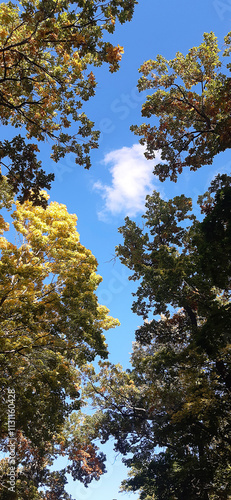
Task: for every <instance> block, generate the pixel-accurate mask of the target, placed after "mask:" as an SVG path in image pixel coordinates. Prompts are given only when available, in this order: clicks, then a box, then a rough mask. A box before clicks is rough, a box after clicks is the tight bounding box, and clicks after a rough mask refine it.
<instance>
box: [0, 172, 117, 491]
mask: <svg viewBox="0 0 231 500" xmlns="http://www.w3.org/2000/svg"><path fill="white" fill-rule="evenodd" d="M3 185H4V186H5V189H4V190H3ZM1 193H2V205H3V206H6V208H10V200H11V197H12V192H11V190H10V188H9V185H8V184H7V181H6V179H5V178H3V183H2V191H1ZM42 195H43V197H44V199H45V200H48V198H49V197H48V195H47V193H46V192H44V193H42ZM12 218H13V225H14V228H15V230H16V235H17V244H16V243H11V242H10V241H9V240H7V238H6V237H5V236H2V237H1V240H0V250H1V259H0V305H1V310H0V362H1V372H0V381H1V397H2V405H1V412H0V413H1V431H2V441H1V447H2V449H5V447H6V441H5V440H6V437H7V390H8V388H15V392H16V398H17V405H16V420H17V431H18V432H19V434H18V438H17V443H18V444H17V446H19V447H20V446H21V445H20V443H21V438H20V436H21V434H20V433H23V434H24V438H25V448H24V451H25V453H24V455H22V457H21V456H20V455H19V454H18V453H17V457H16V458H17V464H16V465H17V467H18V466H20V467H23V469H22V473H21V472H20V470H17V471H16V472H17V479H18V481H19V492H21V490H23V487H22V483H23V481H26V485H27V487H28V488H29V490H28V491H30V488H32V489H31V495H32V490H33V487H35V489H36V491H37V487H38V485H39V484H40V485H46V486H47V487H48V485H49V484H50V490H51V491H53V490H54V491H55V478H54V477H53V476H52V474H51V473H50V472H49V471H48V469H47V468H46V464H43V463H42V460H43V458H44V460H46V461H48V462H49V461H50V460H51V461H52V460H53V459H54V458H55V457H56V456H57V455H59V454H62V453H65V454H66V455H67V456H68V455H70V459H71V460H72V466H70V470H69V469H68V470H69V472H70V473H73V477H74V478H78V479H80V480H82V481H83V482H85V483H87V482H89V481H90V480H91V479H93V477H94V478H99V476H100V474H101V473H102V472H103V470H104V467H103V457H102V460H101V456H100V455H98V454H97V449H96V448H94V446H92V445H91V443H90V441H89V439H85V440H84V442H83V441H81V439H80V437H79V439H78V441H75V443H72V442H71V441H70V440H68V439H67V437H66V438H65V439H64V437H63V427H64V422H65V419H66V418H67V417H68V416H69V415H70V413H71V412H72V411H73V410H74V409H75V410H78V409H79V408H80V405H81V400H80V392H79V391H80V390H81V380H80V372H79V371H78V370H77V368H81V367H82V366H84V365H85V364H86V363H87V362H88V361H92V360H93V359H94V358H95V356H96V355H99V356H100V357H102V358H105V357H107V345H106V343H105V337H104V335H103V330H107V329H109V328H112V327H115V326H116V325H118V320H115V319H114V318H112V317H111V316H109V315H108V312H109V311H108V309H107V308H106V307H105V306H103V305H100V304H98V299H97V295H96V290H97V287H98V285H99V283H100V282H101V280H102V278H101V277H100V276H99V275H98V274H97V273H96V271H97V261H96V259H95V257H94V256H93V255H92V253H91V251H90V250H87V249H86V248H85V247H84V246H83V245H81V243H80V241H79V234H78V233H77V231H76V220H77V217H76V215H71V214H69V213H68V212H67V208H66V206H65V205H62V204H59V203H56V202H53V203H52V202H51V203H50V204H49V205H48V207H47V208H46V209H44V208H43V207H42V206H39V207H35V206H34V205H33V203H32V201H27V202H25V203H24V204H20V203H19V202H17V203H16V210H15V211H14V212H13V214H12ZM0 223H1V224H0V226H1V230H2V232H4V231H6V230H8V228H9V226H8V225H7V224H6V223H5V222H4V219H3V218H2V219H1V221H0ZM19 438H20V439H19ZM24 438H23V439H24ZM26 450H27V451H26ZM78 457H79V458H78ZM82 461H83V464H85V465H84V466H83V464H82ZM30 465H31V467H32V468H33V470H34V471H35V475H37V479H36V478H35V476H33V477H31V475H30V470H29V467H30ZM2 466H3V464H2ZM23 475H24V476H23ZM22 476H23V477H24V479H22ZM61 476H62V474H61ZM61 476H60V474H58V475H57V484H59V485H60V496H56V498H68V497H64V496H62V495H63V493H62V492H63V489H62V488H63V485H64V484H65V474H64V477H63V478H62V477H61ZM4 477H5V476H4V474H3V478H4ZM52 477H53V479H52ZM25 478H26V479H25ZM53 480H54V481H53ZM20 494H21V493H20ZM28 494H29V493H28ZM33 494H34V493H33ZM57 494H58V493H57ZM19 498H20V497H19ZM22 498H24V497H22ZM33 498H36V496H34V497H33ZM44 498H46V497H44ZM47 498H48V497H47ZM51 498H52V497H51Z"/></svg>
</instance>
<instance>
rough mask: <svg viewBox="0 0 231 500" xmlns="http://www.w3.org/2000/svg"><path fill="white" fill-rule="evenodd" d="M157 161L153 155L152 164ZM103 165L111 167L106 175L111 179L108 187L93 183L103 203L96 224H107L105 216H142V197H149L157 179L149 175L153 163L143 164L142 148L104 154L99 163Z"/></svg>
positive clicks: (135, 146) (99, 182)
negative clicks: (103, 221) (100, 222)
mask: <svg viewBox="0 0 231 500" xmlns="http://www.w3.org/2000/svg"><path fill="white" fill-rule="evenodd" d="M159 161H160V156H159V155H158V154H157V155H156V159H155V162H156V163H158V162H159ZM103 162H104V164H105V165H111V166H110V167H109V171H110V173H111V176H112V180H111V184H110V185H108V184H104V183H103V182H101V181H97V182H95V183H94V186H93V188H94V189H95V190H97V191H98V192H99V193H100V195H101V197H102V199H103V200H104V204H103V208H102V209H101V210H100V212H98V217H99V219H100V220H107V219H108V215H123V216H124V215H128V216H130V217H134V216H136V215H137V214H138V213H140V212H142V211H143V209H144V204H145V197H146V195H147V194H150V193H151V192H152V191H153V189H155V185H156V184H157V179H156V177H155V176H154V175H153V166H154V162H153V160H152V161H151V160H146V158H145V156H144V147H143V146H141V145H140V144H134V145H133V146H132V147H130V148H127V147H124V148H122V149H117V150H115V151H111V152H110V153H108V154H107V155H106V156H105V157H104V160H103Z"/></svg>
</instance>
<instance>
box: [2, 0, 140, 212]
mask: <svg viewBox="0 0 231 500" xmlns="http://www.w3.org/2000/svg"><path fill="white" fill-rule="evenodd" d="M135 3H136V0H126V1H124V0H123V1H118V0H110V1H109V2H106V3H105V2H103V1H101V0H93V1H82V0H78V1H72V0H70V1H66V0H46V1H43V0H41V1H38V0H22V1H21V2H8V3H1V4H0V25H1V28H0V121H1V123H2V125H5V126H6V125H9V124H11V125H13V126H14V127H15V128H18V127H24V129H26V132H27V138H28V139H29V140H31V139H36V142H37V141H44V140H45V139H47V138H49V139H51V140H52V142H53V146H52V150H53V152H52V158H53V159H54V160H55V161H56V162H57V161H58V160H59V159H60V158H62V157H64V155H65V154H66V153H69V152H73V153H74V154H75V157H76V163H78V164H80V165H84V166H85V168H89V167H90V156H89V153H90V150H91V149H92V148H96V147H97V145H98V137H99V132H98V131H96V130H94V123H93V121H91V120H90V119H89V118H88V117H87V115H86V113H85V112H84V109H83V105H84V102H86V101H88V99H89V98H90V97H91V96H93V95H94V94H95V88H96V80H95V76H94V73H93V68H94V67H98V66H101V65H102V64H103V63H107V64H108V65H109V69H110V71H111V72H114V71H116V70H117V69H118V68H119V61H120V59H121V55H122V53H123V48H122V47H121V46H119V45H118V46H113V45H112V44H111V43H110V41H109V40H108V39H107V36H106V34H107V33H108V34H109V35H110V34H111V33H113V32H114V29H115V24H116V21H117V20H118V21H119V22H120V23H124V22H126V21H129V20H131V18H132V15H133V10H134V5H135ZM73 122H74V123H75V122H76V124H77V125H78V127H77V128H76V126H75V130H74V131H73V130H71V125H72V123H73ZM68 129H70V131H69V132H68ZM15 141H16V142H17V143H18V142H20V148H18V154H19V153H21V155H22V161H21V162H20V165H19V163H18V161H17V160H18V158H17V157H16V155H15V154H14V155H12V154H11V150H12V149H14V148H15V146H18V144H15ZM36 150H37V151H38V145H37V143H36V144H30V145H28V144H27V142H26V141H25V139H22V138H21V136H16V137H15V138H14V140H13V141H12V143H10V144H9V142H8V141H7V142H4V141H3V142H1V143H0V162H1V163H0V164H1V166H2V167H5V174H6V175H7V170H8V169H9V170H10V175H9V180H10V181H12V186H13V188H14V190H15V192H16V193H17V192H19V191H20V189H21V187H22V192H21V196H22V198H23V200H26V199H28V198H30V189H31V188H32V189H34V187H35V186H36V189H37V191H36V192H35V191H34V195H33V196H34V198H33V201H34V202H35V201H36V202H37V203H39V202H41V199H40V198H39V196H36V195H37V193H38V192H39V189H43V188H44V187H46V188H49V185H50V182H51V180H52V179H53V175H52V174H50V175H47V174H45V172H44V171H43V170H41V168H40V164H39V162H38V161H37V160H36V158H35V151H36ZM5 157H6V158H8V161H7V162H6V161H4V162H3V159H4V158H5ZM25 160H26V162H27V164H26V165H25ZM31 181H32V182H31Z"/></svg>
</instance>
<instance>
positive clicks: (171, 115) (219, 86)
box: [132, 32, 230, 181]
mask: <svg viewBox="0 0 231 500" xmlns="http://www.w3.org/2000/svg"><path fill="white" fill-rule="evenodd" d="M225 43H226V47H227V48H226V49H225V52H224V55H225V56H228V55H229V50H230V47H229V46H230V37H229V36H227V37H226V38H225ZM219 52H220V50H219V49H218V44H217V39H216V37H215V35H214V34H213V33H212V32H211V33H205V34H204V41H203V42H202V44H201V45H200V46H199V47H193V48H192V49H190V50H189V52H188V54H186V56H184V55H183V54H182V53H180V52H177V54H176V56H175V58H174V59H171V60H167V59H165V58H164V57H163V56H160V55H158V56H157V58H156V60H154V61H153V60H150V61H147V62H145V63H144V64H143V65H142V66H141V68H140V72H141V73H142V74H143V76H142V77H141V78H140V80H139V83H138V88H139V90H140V91H142V90H147V89H154V93H153V94H151V95H148V96H147V98H146V102H145V103H144V104H143V106H142V115H143V116H144V117H146V118H148V119H149V118H152V117H154V116H155V117H157V118H158V120H159V123H158V125H156V124H155V121H154V120H153V124H152V123H149V122H148V123H147V122H146V123H143V124H142V125H140V126H139V127H138V126H132V130H133V131H134V132H135V134H137V135H139V136H140V137H141V139H140V142H141V144H144V145H145V146H146V153H145V156H146V157H147V158H148V159H152V158H154V157H155V152H156V151H160V154H161V160H162V162H161V163H159V164H157V165H155V167H154V173H156V174H157V175H158V176H159V178H160V180H162V181H163V180H165V179H166V178H167V177H170V179H171V180H173V181H176V179H177V177H178V175H179V174H180V173H181V172H182V169H183V168H184V167H186V166H189V167H190V169H191V170H197V169H198V168H200V167H201V166H202V165H205V164H211V163H212V161H213V158H214V156H215V155H216V154H218V153H219V152H220V151H224V150H225V149H227V148H229V147H230V134H229V130H230V116H229V115H230V79H229V77H228V76H226V74H223V73H221V70H220V68H221V60H220V58H219ZM227 68H229V64H228V65H227Z"/></svg>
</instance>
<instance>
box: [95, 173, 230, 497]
mask: <svg viewBox="0 0 231 500" xmlns="http://www.w3.org/2000/svg"><path fill="white" fill-rule="evenodd" d="M230 181H231V179H230V178H229V177H228V176H218V177H217V178H216V179H215V180H214V181H213V183H212V185H211V188H210V189H209V191H208V193H207V194H206V195H205V196H202V197H200V203H201V204H202V205H201V207H202V210H203V211H204V212H205V217H204V220H203V221H202V222H199V221H198V220H196V217H195V216H193V215H191V214H190V211H191V200H190V199H188V198H186V197H185V196H183V195H182V196H181V197H176V198H174V199H173V200H168V201H165V200H162V199H161V197H160V195H159V194H158V193H155V192H154V193H153V195H152V196H148V197H147V203H146V213H145V215H144V216H143V217H144V220H145V225H144V228H143V229H141V228H140V227H138V226H137V225H136V224H135V222H133V221H131V220H130V219H129V218H127V219H126V223H125V225H124V226H123V227H122V228H120V231H121V233H122V234H123V237H124V244H123V245H119V246H118V247H117V253H118V255H119V256H120V258H121V261H122V262H123V263H125V264H126V266H127V267H128V268H129V269H130V270H131V271H132V272H133V274H132V275H131V279H133V280H135V281H136V280H137V281H138V282H139V284H138V289H137V292H136V294H134V295H135V296H136V300H135V302H134V305H133V310H134V311H136V312H137V313H138V314H139V315H141V316H142V317H143V318H144V323H143V325H142V326H141V327H140V328H138V330H137V331H136V342H135V343H134V344H133V353H132V357H131V365H132V368H131V370H128V371H127V372H124V371H123V369H122V367H120V366H113V365H110V364H109V363H107V362H106V363H105V362H102V363H101V370H100V372H99V374H95V373H94V370H92V371H89V374H88V377H89V380H90V382H89V383H86V389H85V393H86V397H87V398H89V397H90V398H92V402H93V405H94V407H96V408H98V413H97V415H98V426H99V430H98V434H97V436H98V438H99V439H100V440H101V441H102V442H105V441H106V440H107V439H109V437H110V436H113V438H114V439H115V450H116V451H119V452H120V453H122V454H123V455H124V462H125V464H126V465H127V466H128V467H129V468H130V478H129V479H128V480H125V481H124V482H123V489H124V490H125V491H139V492H140V499H141V500H147V499H150V498H153V499H161V500H167V499H168V500H184V499H185V498H187V499H191V500H194V499H195V498H200V499H202V500H215V499H216V500H218V499H226V500H228V498H229V495H231V489H230V484H231V434H230V428H231V419H230V394H231V364H230V354H231V329H230V324H231V309H230V273H229V267H227V266H226V262H224V267H226V273H227V275H226V276H225V273H223V276H221V277H219V283H218V280H217V276H216V275H214V276H213V272H212V270H213V269H212V268H210V266H209V264H207V266H205V265H204V262H205V260H206V259H207V260H208V259H210V260H212V259H213V258H214V260H215V259H216V258H217V255H218V254H219V252H220V248H223V251H224V252H225V254H226V259H227V262H229V261H230V241H229V222H230V212H229V210H230V208H229V206H230V192H231V191H230V186H231V183H230ZM208 200H209V201H208ZM211 221H212V222H211ZM211 224H212V226H211ZM213 225H214V226H215V227H214V229H215V234H216V231H218V232H219V240H216V239H215V237H214V238H213V236H212V237H211V227H213ZM208 226H209V230H208ZM216 228H217V229H216ZM209 237H211V238H212V244H211V245H209V243H208V238H209ZM207 246H208V250H207V252H208V253H207V254H204V250H205V249H206V248H207ZM210 260H209V261H210ZM221 268H222V263H221ZM222 269H223V268H222ZM151 314H154V315H155V316H156V315H157V314H159V315H160V316H159V318H156V317H155V318H153V319H152V317H151ZM128 453H129V454H130V456H129V458H128V457H127V454H128Z"/></svg>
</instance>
